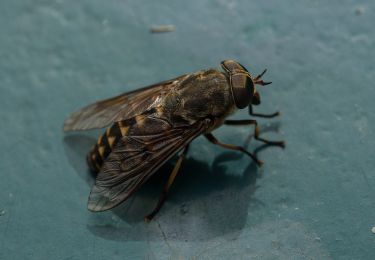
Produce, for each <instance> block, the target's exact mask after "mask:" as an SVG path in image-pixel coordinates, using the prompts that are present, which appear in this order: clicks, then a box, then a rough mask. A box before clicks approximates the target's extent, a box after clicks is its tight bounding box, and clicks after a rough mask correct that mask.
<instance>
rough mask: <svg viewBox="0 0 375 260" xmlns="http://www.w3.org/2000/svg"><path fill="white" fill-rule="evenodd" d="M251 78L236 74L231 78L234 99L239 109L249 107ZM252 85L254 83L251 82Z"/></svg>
mask: <svg viewBox="0 0 375 260" xmlns="http://www.w3.org/2000/svg"><path fill="white" fill-rule="evenodd" d="M249 81H251V79H249V77H248V76H247V75H245V74H240V73H239V74H234V75H231V77H230V83H231V87H232V94H233V99H234V102H235V104H236V107H238V108H240V109H241V108H245V107H247V106H248V105H249V103H250V99H251V96H252V94H253V93H252V92H251V91H252V90H251V89H250V88H249V87H248V84H249ZM251 84H252V82H251Z"/></svg>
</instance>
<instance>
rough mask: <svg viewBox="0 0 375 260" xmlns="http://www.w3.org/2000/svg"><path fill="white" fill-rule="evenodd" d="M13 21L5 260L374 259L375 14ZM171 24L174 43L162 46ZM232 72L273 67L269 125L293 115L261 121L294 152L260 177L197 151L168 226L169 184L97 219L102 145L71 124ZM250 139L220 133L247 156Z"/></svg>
mask: <svg viewBox="0 0 375 260" xmlns="http://www.w3.org/2000/svg"><path fill="white" fill-rule="evenodd" d="M0 10H1V11H0V14H1V15H0V35H1V38H0V93H1V94H0V108H1V109H0V119H1V127H0V129H1V132H0V133H1V135H0V142H1V151H2V152H1V159H0V177H1V181H0V259H125V258H126V259H133V258H134V259H137V258H141V259H142V258H156V259H163V258H167V257H171V258H177V257H180V258H189V257H197V258H198V257H205V258H215V259H216V258H222V259H226V258H229V257H233V256H234V257H237V258H251V257H253V258H259V259H276V258H284V259H290V258H293V259H311V258H313V259H371V258H373V256H374V254H375V234H373V233H372V232H371V228H372V227H373V226H375V207H374V199H375V196H374V195H375V190H374V186H375V172H374V169H375V161H374V151H375V148H374V147H375V138H374V137H375V134H374V129H375V114H374V108H375V106H374V100H375V86H374V81H375V62H374V61H375V31H374V21H375V15H374V12H375V4H374V2H373V1H370V0H363V1H361V2H358V1H354V0H352V1H347V0H334V1H323V0H315V1H307V0H304V1H297V0H295V1H276V0H272V1H262V0H256V1H245V0H242V1H229V0H221V1H214V0H204V1H201V0H194V1H180V0H179V1H151V0H150V1H125V0H124V1H120V0H108V1H99V0H81V1H73V0H54V1H51V0H45V1H41V0H40V1H36V0H35V1H27V0H19V1H18V0H17V1H15V0H14V1H13V0H2V1H1V2H0ZM158 24H173V25H175V26H176V31H174V32H171V33H165V34H150V33H149V28H150V27H151V26H152V25H158ZM227 58H233V59H237V60H239V61H240V62H241V63H243V64H244V65H245V66H246V67H247V68H248V69H249V70H250V71H251V72H253V73H254V74H255V73H259V72H260V71H261V70H262V69H263V68H265V67H267V68H268V69H269V72H268V73H267V75H266V77H265V79H267V80H272V81H273V82H274V84H272V85H270V86H267V87H265V88H262V89H261V90H260V93H261V97H262V101H263V103H262V105H261V106H260V107H257V112H273V111H274V110H277V109H279V110H281V111H282V113H283V116H282V117H281V118H278V119H275V120H272V121H269V122H273V123H272V124H269V122H267V121H266V120H260V121H261V125H262V129H263V130H265V131H266V133H265V134H264V136H267V137H269V138H273V139H285V140H286V141H287V143H288V146H287V148H286V149H285V150H282V149H280V148H267V149H264V150H262V151H261V152H260V153H259V157H260V158H261V159H262V160H263V161H265V165H264V167H262V168H261V169H257V168H256V167H255V166H254V165H253V164H252V163H251V162H250V161H249V160H248V158H245V157H243V156H240V155H238V154H237V153H234V152H227V151H224V150H222V149H220V148H217V147H214V146H213V145H211V144H209V143H207V142H206V140H204V139H203V138H198V139H197V140H196V141H194V143H193V145H192V146H191V149H190V153H189V156H188V160H187V161H186V162H185V163H184V165H183V171H182V174H181V175H180V176H179V177H178V179H177V181H176V185H174V187H173V189H172V191H171V194H170V197H169V200H168V201H167V203H166V204H165V206H164V208H163V209H162V211H161V212H160V214H159V215H158V216H157V218H156V219H155V221H153V222H152V223H150V224H145V223H144V222H143V216H144V214H146V213H147V212H148V211H149V210H150V209H151V208H152V206H153V205H154V203H155V202H156V200H157V196H158V193H159V191H160V189H161V187H162V185H163V178H155V179H153V180H151V182H150V183H149V184H148V185H146V186H145V188H144V189H142V190H140V192H139V193H138V194H137V196H135V197H133V198H132V199H131V200H129V202H127V203H125V204H124V205H122V206H121V207H120V208H118V209H116V210H113V211H109V212H106V213H103V214H93V213H90V212H88V211H87V210H86V201H87V197H88V194H89V190H90V185H91V184H92V181H93V180H92V177H91V176H90V175H89V174H88V172H87V167H86V165H85V154H86V151H87V150H88V149H89V147H90V146H91V145H92V143H93V142H94V140H95V137H96V135H97V132H94V133H88V134H86V133H79V134H78V135H77V134H76V135H69V136H66V135H64V133H63V132H62V130H61V126H62V123H63V120H64V119H65V118H66V117H67V115H68V114H69V113H70V112H72V111H74V110H75V109H77V108H79V107H80V106H82V105H86V104H88V103H90V102H92V101H94V100H97V99H101V98H105V97H110V96H112V95H115V94H118V93H121V92H124V91H128V90H131V89H135V88H137V87H140V86H144V85H147V84H150V83H155V82H157V81H160V80H164V79H168V78H172V77H174V76H177V75H180V74H183V73H187V72H193V71H196V70H199V69H202V68H208V67H216V66H217V65H218V64H219V62H220V61H221V60H223V59H227ZM235 117H236V118H246V117H247V114H246V112H245V111H241V112H239V113H237V114H236V116H235ZM249 133H250V129H249V128H246V127H235V128H233V127H232V128H230V127H223V128H221V129H219V130H218V131H216V135H217V136H218V137H219V138H220V139H222V140H223V141H225V142H229V143H234V144H241V145H243V144H245V143H246V140H247V139H248V137H249ZM259 145H260V144H259V143H258V142H255V141H251V143H250V145H249V146H248V149H250V150H253V149H255V148H256V147H258V146H259ZM172 166H173V164H170V165H167V166H166V167H165V168H164V169H163V170H162V173H164V175H163V174H161V175H163V177H164V178H165V177H166V174H167V173H168V172H169V171H170V169H171V167H172Z"/></svg>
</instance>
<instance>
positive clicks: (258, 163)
mask: <svg viewBox="0 0 375 260" xmlns="http://www.w3.org/2000/svg"><path fill="white" fill-rule="evenodd" d="M204 136H205V137H206V138H207V139H208V141H210V142H211V143H213V144H216V145H218V146H221V147H223V148H227V149H229V150H235V151H240V152H242V153H244V154H246V155H248V156H249V157H250V158H251V159H253V160H254V161H255V162H256V164H257V165H258V166H262V164H263V162H262V161H260V160H258V158H257V157H256V156H255V155H254V154H252V153H250V152H248V151H246V150H245V149H244V148H243V147H241V146H235V145H231V144H224V143H221V142H220V141H219V140H217V139H216V137H215V136H214V135H213V134H211V133H208V134H205V135H204Z"/></svg>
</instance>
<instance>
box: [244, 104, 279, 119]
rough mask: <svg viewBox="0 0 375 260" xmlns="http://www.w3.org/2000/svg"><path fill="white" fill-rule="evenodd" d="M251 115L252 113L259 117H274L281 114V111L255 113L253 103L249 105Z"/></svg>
mask: <svg viewBox="0 0 375 260" xmlns="http://www.w3.org/2000/svg"><path fill="white" fill-rule="evenodd" d="M249 115H251V116H257V117H265V118H272V117H276V116H279V115H280V112H279V111H277V112H275V113H273V114H257V113H253V107H252V106H251V105H249Z"/></svg>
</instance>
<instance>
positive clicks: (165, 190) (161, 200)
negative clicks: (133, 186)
mask: <svg viewBox="0 0 375 260" xmlns="http://www.w3.org/2000/svg"><path fill="white" fill-rule="evenodd" d="M188 149H189V145H187V146H185V148H184V150H183V151H182V153H181V154H180V157H179V158H178V160H177V162H176V165H175V166H174V168H173V171H172V173H171V175H169V178H168V181H167V183H166V184H165V186H164V188H163V191H162V193H161V195H160V198H159V201H158V204H156V207H155V208H154V210H153V211H152V212H151V213H150V214H148V215H147V216H145V221H146V222H150V221H151V219H153V217H155V215H156V214H157V213H158V212H159V210H160V209H161V207H162V206H163V204H164V201H165V199H166V198H167V193H168V191H169V188H170V187H171V186H172V183H173V181H174V179H175V178H176V175H177V173H178V171H179V169H180V168H181V163H182V161H183V160H184V159H185V156H186V154H187V152H188Z"/></svg>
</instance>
